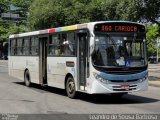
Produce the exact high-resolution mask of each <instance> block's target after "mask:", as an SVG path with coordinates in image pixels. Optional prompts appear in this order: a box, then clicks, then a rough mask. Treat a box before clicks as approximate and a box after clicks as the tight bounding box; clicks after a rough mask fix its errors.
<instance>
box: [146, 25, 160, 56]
mask: <svg viewBox="0 0 160 120" xmlns="http://www.w3.org/2000/svg"><path fill="white" fill-rule="evenodd" d="M159 27H160V26H158V25H155V26H147V31H148V32H147V36H146V38H147V50H148V56H153V55H154V56H155V55H156V50H157V42H156V39H157V38H160V34H159V30H160V28H159Z"/></svg>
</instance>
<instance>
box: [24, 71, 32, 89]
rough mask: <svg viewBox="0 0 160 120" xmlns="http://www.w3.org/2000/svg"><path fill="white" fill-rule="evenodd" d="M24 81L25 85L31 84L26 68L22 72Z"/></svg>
mask: <svg viewBox="0 0 160 120" xmlns="http://www.w3.org/2000/svg"><path fill="white" fill-rule="evenodd" d="M24 83H25V85H26V86H27V87H30V86H31V78H30V74H29V71H28V70H26V71H25V73H24Z"/></svg>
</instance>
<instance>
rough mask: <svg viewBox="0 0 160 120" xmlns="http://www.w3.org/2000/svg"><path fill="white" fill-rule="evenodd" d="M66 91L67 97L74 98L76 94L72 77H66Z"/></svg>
mask: <svg viewBox="0 0 160 120" xmlns="http://www.w3.org/2000/svg"><path fill="white" fill-rule="evenodd" d="M66 93H67V96H68V97H69V98H72V99H74V98H75V96H76V88H75V82H74V79H73V77H71V76H70V77H68V78H67V82H66Z"/></svg>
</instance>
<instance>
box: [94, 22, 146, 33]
mask: <svg viewBox="0 0 160 120" xmlns="http://www.w3.org/2000/svg"><path fill="white" fill-rule="evenodd" d="M95 32H145V27H144V26H143V25H139V24H133V23H103V24H97V25H95Z"/></svg>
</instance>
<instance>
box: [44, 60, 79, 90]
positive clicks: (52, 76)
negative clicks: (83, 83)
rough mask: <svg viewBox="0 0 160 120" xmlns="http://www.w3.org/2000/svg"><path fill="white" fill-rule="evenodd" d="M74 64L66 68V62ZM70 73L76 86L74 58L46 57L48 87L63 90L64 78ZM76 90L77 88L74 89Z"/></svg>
mask: <svg viewBox="0 0 160 120" xmlns="http://www.w3.org/2000/svg"><path fill="white" fill-rule="evenodd" d="M67 61H69V62H74V67H67V66H66V62H67ZM68 73H70V74H71V75H72V76H73V78H74V80H75V84H76V86H77V71H76V57H48V58H47V80H48V86H53V87H57V88H62V89H64V88H65V86H64V83H65V77H66V75H67V74H68ZM76 89H77V87H76Z"/></svg>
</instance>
